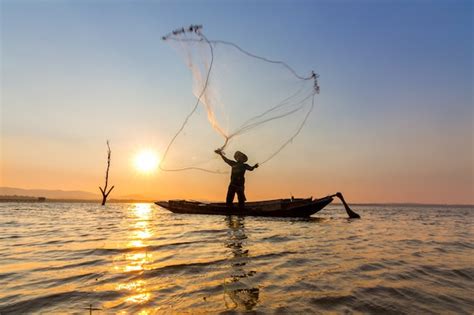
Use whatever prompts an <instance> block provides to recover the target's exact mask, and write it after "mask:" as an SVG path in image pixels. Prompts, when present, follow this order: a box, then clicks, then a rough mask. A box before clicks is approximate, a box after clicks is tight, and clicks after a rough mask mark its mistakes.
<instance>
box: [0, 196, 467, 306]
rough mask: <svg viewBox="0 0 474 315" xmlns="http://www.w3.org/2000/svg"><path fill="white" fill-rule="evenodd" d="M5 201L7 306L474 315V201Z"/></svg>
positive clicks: (0, 239) (0, 278) (1, 257)
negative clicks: (238, 207) (309, 204)
mask: <svg viewBox="0 0 474 315" xmlns="http://www.w3.org/2000/svg"><path fill="white" fill-rule="evenodd" d="M354 208H355V210H357V212H359V213H360V214H361V215H362V219H361V220H348V219H346V218H345V216H346V215H345V212H344V211H343V210H342V208H340V207H339V206H337V205H336V206H332V207H329V208H328V209H326V210H323V211H322V212H321V213H320V214H316V216H317V217H316V218H312V219H309V220H295V219H268V218H257V217H246V218H242V217H223V216H197V215H179V214H172V213H169V212H167V211H165V210H163V209H161V208H159V207H157V206H154V205H152V204H110V205H108V206H107V207H105V208H102V207H100V206H99V205H96V204H68V203H63V204H59V203H43V204H28V203H4V204H0V313H1V314H21V313H46V314H51V313H75V314H88V313H89V310H87V308H89V307H90V306H92V308H96V309H100V310H94V311H92V313H93V314H115V313H127V314H128V313H130V314H131V313H134V314H136V313H140V314H153V313H160V314H161V313H193V314H194V313H230V314H232V313H240V312H248V311H253V312H256V313H279V314H290V313H328V312H332V313H377V314H381V313H412V314H415V313H417V314H419V313H424V314H430V313H457V314H463V313H464V314H472V313H474V294H473V292H474V281H473V280H474V244H473V232H474V229H473V226H474V225H473V223H474V220H473V215H474V209H472V207H471V208H453V207H437V208H436V207H393V206H390V207H388V206H387V207H382V206H379V207H374V206H371V207H368V206H358V207H354Z"/></svg>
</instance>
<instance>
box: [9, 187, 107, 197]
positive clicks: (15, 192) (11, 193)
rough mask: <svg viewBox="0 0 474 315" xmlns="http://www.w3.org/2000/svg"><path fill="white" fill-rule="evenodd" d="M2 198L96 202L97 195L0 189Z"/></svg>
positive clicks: (43, 190) (75, 192)
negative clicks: (41, 198) (17, 197)
mask: <svg viewBox="0 0 474 315" xmlns="http://www.w3.org/2000/svg"><path fill="white" fill-rule="evenodd" d="M0 195H2V196H15V195H16V196H31V197H46V198H48V199H80V200H98V199H100V198H101V196H100V195H99V194H94V193H91V192H87V191H80V190H49V189H22V188H13V187H0Z"/></svg>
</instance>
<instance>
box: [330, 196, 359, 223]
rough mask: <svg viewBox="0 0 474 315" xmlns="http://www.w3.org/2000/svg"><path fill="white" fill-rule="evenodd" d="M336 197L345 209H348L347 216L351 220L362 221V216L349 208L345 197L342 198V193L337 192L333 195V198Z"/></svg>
mask: <svg viewBox="0 0 474 315" xmlns="http://www.w3.org/2000/svg"><path fill="white" fill-rule="evenodd" d="M334 196H336V197H337V198H339V199H340V200H341V201H342V204H343V205H344V208H345V209H346V212H347V215H348V216H349V218H351V219H360V215H358V214H357V213H355V212H354V211H352V210H351V208H349V205H348V204H347V202H346V201H345V200H344V196H342V194H341V193H340V192H337V193H335V194H334V195H331V197H334Z"/></svg>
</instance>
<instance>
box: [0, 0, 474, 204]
mask: <svg viewBox="0 0 474 315" xmlns="http://www.w3.org/2000/svg"><path fill="white" fill-rule="evenodd" d="M472 19H473V5H472V2H471V1H175V2H171V1H80V2H79V1H77V2H74V1H8V0H3V1H1V27H2V33H1V43H2V47H1V53H2V56H1V61H2V63H1V66H2V68H1V75H2V86H1V92H2V99H1V100H2V152H3V153H2V155H3V157H2V174H3V175H2V178H3V179H2V183H1V184H3V185H11V186H22V187H31V188H32V187H39V186H45V187H48V188H53V187H58V186H60V185H61V183H62V182H63V181H64V179H65V178H66V177H67V175H62V174H64V173H65V170H69V167H70V164H71V163H72V161H74V162H73V163H74V164H77V167H78V168H79V169H81V170H82V171H81V173H88V172H90V175H87V176H86V175H81V176H79V175H78V174H75V175H77V176H78V180H77V183H75V184H76V185H77V187H76V186H74V188H80V189H84V190H93V189H95V188H94V187H95V186H96V185H95V184H92V183H93V182H94V181H95V180H96V178H100V175H95V174H96V173H99V172H100V171H99V170H100V169H101V166H100V165H97V164H96V162H95V161H96V160H97V154H98V152H100V150H102V147H103V142H104V141H103V140H104V139H106V138H112V140H113V143H115V144H116V145H117V146H119V148H118V149H117V150H123V151H118V152H119V153H120V154H121V156H124V157H123V165H125V164H126V158H125V156H126V155H127V154H128V153H127V152H128V151H130V150H132V149H133V150H134V149H136V148H138V147H140V146H147V145H150V143H152V145H153V146H157V147H158V148H162V147H163V143H166V141H167V140H168V139H169V136H170V135H171V134H172V132H173V131H174V130H175V129H176V127H177V125H178V122H179V121H181V119H182V118H183V115H184V114H185V113H186V110H187V109H188V107H186V105H182V106H178V105H174V104H185V103H186V101H187V100H188V98H187V94H186V93H189V92H190V86H189V85H190V81H189V74H188V71H187V69H186V68H185V67H184V66H183V64H182V61H181V59H180V58H179V57H178V56H177V55H176V53H175V52H174V51H173V50H172V49H170V48H169V47H168V46H167V45H164V43H163V42H162V41H161V40H160V38H161V36H162V35H164V34H166V33H168V32H169V31H170V30H172V29H174V28H177V27H180V26H183V25H189V24H192V23H198V24H203V25H204V30H205V33H206V35H207V36H208V37H209V38H213V39H224V40H229V41H233V42H236V43H238V44H239V45H241V46H242V47H245V48H246V49H248V50H251V51H253V52H255V53H257V54H260V55H264V56H267V57H270V58H274V59H281V60H285V61H286V62H288V63H289V64H291V65H292V66H293V67H294V68H296V69H297V70H298V71H300V72H303V73H304V72H305V71H307V70H308V69H315V70H316V71H317V72H318V73H320V75H321V80H320V81H321V94H320V96H319V97H318V108H317V111H316V112H315V113H314V114H313V116H312V119H311V120H310V123H309V124H308V126H307V127H306V128H305V132H304V133H303V134H302V135H301V137H300V138H299V142H297V143H295V144H294V145H293V147H292V149H291V150H290V152H285V153H284V154H282V155H281V157H280V158H279V160H278V161H276V162H275V164H274V166H275V168H277V167H278V169H282V168H283V169H285V170H286V171H283V172H281V173H280V174H275V170H272V168H271V167H270V166H269V170H268V172H267V173H266V172H265V171H262V172H261V173H262V176H260V177H259V179H257V176H255V179H254V182H255V183H258V184H259V185H260V184H262V183H264V181H268V180H271V179H278V178H279V177H278V176H280V177H284V176H287V175H288V174H290V173H295V172H296V173H297V174H299V172H302V174H301V176H302V177H301V178H303V180H302V182H304V184H301V183H297V182H294V183H293V182H292V183H290V184H288V185H292V187H287V186H285V185H283V184H282V185H280V186H278V187H276V188H272V191H276V192H278V193H285V192H286V191H288V190H290V189H292V190H296V191H303V192H305V193H306V192H308V193H309V192H310V189H307V188H306V187H308V186H314V187H317V188H315V189H313V190H312V191H316V192H320V193H321V194H323V193H325V192H326V190H330V189H333V188H334V189H338V190H347V191H348V193H349V194H350V195H351V197H352V198H353V199H360V200H361V201H419V202H425V201H426V202H445V201H446V202H463V203H466V202H473V199H472V195H473V194H472V190H473V179H472V178H473V175H474V174H473V164H472V161H473V145H474V144H473V100H472V86H473V79H472V71H473V54H472V53H473V52H472V30H473V27H472ZM171 103H173V105H172V104H171ZM105 117H108V118H107V119H106V120H105ZM163 117H166V119H163ZM106 121H107V122H106ZM308 144H310V145H308ZM25 147H28V148H30V149H31V150H33V152H36V153H38V157H37V158H36V159H34V160H33V161H32V160H31V151H29V150H26V149H25ZM322 148H324V149H322ZM291 151H292V152H299V154H298V156H297V157H295V156H292V155H291ZM51 156H53V158H49V159H48V158H45V157H51ZM78 156H83V157H82V158H78ZM54 157H56V158H54ZM66 161H67V162H66ZM294 162H297V164H298V167H301V169H302V170H300V169H299V168H298V167H294V166H293V164H294ZM118 163H122V162H121V161H120V160H119V161H118ZM117 167H118V166H117ZM125 168H126V167H125V166H124V167H123V169H124V170H125ZM19 169H22V170H28V172H30V174H32V173H31V172H33V174H35V173H34V172H36V171H38V172H39V173H38V174H43V173H44V172H46V171H45V170H47V171H48V174H52V175H51V180H48V181H46V180H44V179H41V178H42V176H40V175H38V176H36V177H37V179H32V178H31V176H27V174H26V173H25V174H24V175H21V174H19V173H18V170H19ZM39 170H42V172H43V173H42V172H40V171H39ZM86 170H87V171H86ZM119 170H120V169H117V172H119ZM308 170H309V171H308ZM287 173H288V174H287ZM308 173H309V174H311V176H310V175H308V176H307V177H308V178H306V177H305V176H306V175H305V174H308ZM120 174H121V175H117V180H118V181H119V182H120V180H122V181H124V182H128V181H129V180H127V176H128V175H126V172H125V171H122V172H120ZM70 175H74V174H73V173H71V174H70ZM192 176H193V177H195V176H197V175H196V174H193V175H192ZM252 176H253V175H252ZM135 177H136V176H135ZM135 177H134V178H135ZM189 177H191V175H189V174H188V175H179V178H180V180H181V181H187V179H188V178H189ZM388 178H391V179H392V180H391V181H390V180H388ZM166 180H168V181H171V182H174V181H177V179H172V178H170V175H157V176H155V177H153V178H150V177H149V178H145V179H143V178H135V179H134V181H135V185H134V187H137V188H136V191H135V190H133V189H132V188H127V189H124V191H123V194H126V193H140V192H145V193H147V194H148V195H156V194H158V192H157V191H156V189H155V188H153V187H156V186H157V185H160V184H163V183H164V182H165V181H166ZM209 181H210V182H212V183H214V184H212V183H211V184H209V185H210V187H211V188H212V189H213V191H216V193H215V194H211V195H209V196H204V197H209V198H214V197H216V198H217V196H219V194H222V192H221V190H222V189H221V188H216V187H220V186H221V185H222V182H225V180H222V179H214V178H213V179H209ZM189 182H190V184H189V187H192V185H193V180H191V179H190V180H189ZM426 182H429V184H428V185H427V184H425V183H426ZM407 183H410V184H407ZM70 185H71V187H70V188H73V183H71V184H70ZM122 186H126V185H125V184H124V185H122ZM401 186H403V188H400V189H399V187H401ZM88 187H91V188H90V189H89V188H88ZM364 187H365V188H364ZM211 188H210V189H211ZM394 190H397V192H395V191H394ZM265 191H266V190H265ZM374 191H375V193H374ZM330 192H331V191H327V193H330ZM443 192H447V193H448V194H450V196H449V197H445V199H443V198H441V197H440V196H439V195H440V194H442V193H443ZM169 194H172V193H171V192H170V193H169ZM195 194H196V196H194V197H199V196H201V195H202V194H203V192H199V191H197V192H196V193H195ZM266 196H267V193H266V192H262V193H256V194H255V198H257V197H266ZM373 196H377V197H373ZM417 196H420V197H417ZM370 198H373V200H368V199H370ZM446 198H447V199H446Z"/></svg>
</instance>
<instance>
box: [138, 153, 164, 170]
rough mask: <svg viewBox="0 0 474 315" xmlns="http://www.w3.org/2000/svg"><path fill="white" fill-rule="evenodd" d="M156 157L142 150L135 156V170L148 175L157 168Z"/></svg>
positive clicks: (154, 154)
mask: <svg viewBox="0 0 474 315" xmlns="http://www.w3.org/2000/svg"><path fill="white" fill-rule="evenodd" d="M158 164H159V159H158V155H157V154H156V153H155V152H153V151H151V150H143V151H141V152H139V153H138V154H137V155H136V156H135V168H136V169H137V170H138V171H140V172H143V173H150V172H152V171H154V170H156V168H157V167H158Z"/></svg>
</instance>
